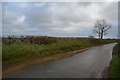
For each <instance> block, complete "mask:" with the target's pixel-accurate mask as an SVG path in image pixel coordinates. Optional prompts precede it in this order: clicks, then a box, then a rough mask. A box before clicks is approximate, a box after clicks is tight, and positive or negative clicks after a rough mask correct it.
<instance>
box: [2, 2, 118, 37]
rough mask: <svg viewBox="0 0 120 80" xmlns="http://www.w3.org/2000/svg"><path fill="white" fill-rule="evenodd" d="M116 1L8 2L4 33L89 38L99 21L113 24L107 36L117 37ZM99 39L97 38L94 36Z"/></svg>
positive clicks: (5, 4) (4, 17) (4, 18)
mask: <svg viewBox="0 0 120 80" xmlns="http://www.w3.org/2000/svg"><path fill="white" fill-rule="evenodd" d="M117 4H118V3H117V2H116V3H115V2H106V3H105V2H102V3H100V2H91V3H90V2H56V3H55V2H31V3H30V2H23V3H22V2H6V3H5V2H4V3H3V4H2V16H3V17H2V26H3V27H2V34H3V35H4V36H6V35H39V36H59V37H88V36H89V35H94V34H93V31H92V30H93V27H94V23H95V21H96V20H97V19H105V20H106V21H108V22H110V23H111V24H112V26H113V27H112V28H111V30H110V31H109V34H108V35H106V37H107V38H108V37H114V38H116V37H117V31H118V28H117V27H118V26H117V25H118V5H117ZM94 36H95V35H94Z"/></svg>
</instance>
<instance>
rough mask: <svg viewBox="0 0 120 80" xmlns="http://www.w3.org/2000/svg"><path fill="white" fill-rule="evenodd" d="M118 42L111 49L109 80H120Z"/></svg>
mask: <svg viewBox="0 0 120 80" xmlns="http://www.w3.org/2000/svg"><path fill="white" fill-rule="evenodd" d="M119 50H120V42H119V43H118V44H117V45H116V46H115V47H114V49H113V58H112V63H111V66H110V72H109V75H110V78H120V71H119V70H120V64H119V63H120V62H119V61H120V54H119Z"/></svg>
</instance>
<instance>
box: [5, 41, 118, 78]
mask: <svg viewBox="0 0 120 80" xmlns="http://www.w3.org/2000/svg"><path fill="white" fill-rule="evenodd" d="M115 45H116V43H112V44H106V45H102V46H96V47H91V48H90V49H88V50H87V51H84V52H80V53H78V54H75V55H73V56H70V57H67V58H62V59H59V60H55V61H50V62H46V63H42V64H36V65H31V66H29V67H26V68H24V69H23V70H21V71H19V72H15V73H13V74H10V75H7V76H6V77H7V78H102V75H103V71H104V69H105V68H106V67H108V66H109V64H110V61H111V59H112V55H111V53H112V50H113V47H114V46H115Z"/></svg>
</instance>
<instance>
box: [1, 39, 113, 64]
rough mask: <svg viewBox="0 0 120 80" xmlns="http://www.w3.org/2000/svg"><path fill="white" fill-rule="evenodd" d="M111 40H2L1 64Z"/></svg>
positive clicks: (105, 42)
mask: <svg viewBox="0 0 120 80" xmlns="http://www.w3.org/2000/svg"><path fill="white" fill-rule="evenodd" d="M111 42H114V41H112V40H98V39H68V40H67V39H60V40H59V39H58V40H57V42H54V43H51V44H47V45H39V44H33V43H13V44H5V43H4V42H3V45H2V53H3V54H2V60H3V65H4V64H11V63H17V62H23V61H27V60H33V59H37V58H42V57H45V56H49V55H54V54H60V53H64V52H68V51H73V50H78V49H82V48H86V47H90V46H95V45H102V44H107V43H111Z"/></svg>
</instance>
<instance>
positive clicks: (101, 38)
mask: <svg viewBox="0 0 120 80" xmlns="http://www.w3.org/2000/svg"><path fill="white" fill-rule="evenodd" d="M100 39H103V29H102V30H101V38H100Z"/></svg>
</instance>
